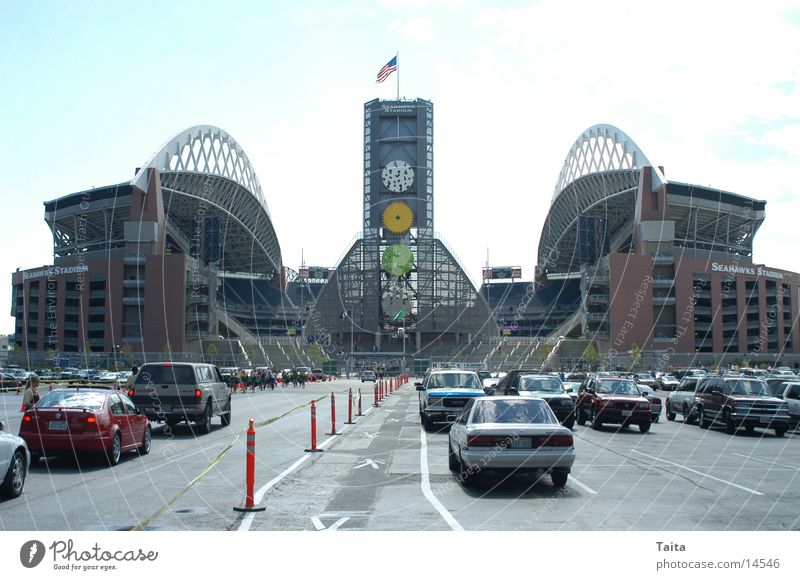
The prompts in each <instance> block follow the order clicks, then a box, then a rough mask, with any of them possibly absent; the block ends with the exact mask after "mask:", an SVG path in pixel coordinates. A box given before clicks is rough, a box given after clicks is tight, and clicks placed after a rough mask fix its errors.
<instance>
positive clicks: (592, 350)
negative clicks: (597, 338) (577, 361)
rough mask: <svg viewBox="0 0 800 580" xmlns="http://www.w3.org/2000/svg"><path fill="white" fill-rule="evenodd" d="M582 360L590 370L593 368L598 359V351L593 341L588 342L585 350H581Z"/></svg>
mask: <svg viewBox="0 0 800 580" xmlns="http://www.w3.org/2000/svg"><path fill="white" fill-rule="evenodd" d="M583 360H584V361H586V363H587V364H588V365H589V367H590V368H591V369H592V370H594V369H595V366H596V365H597V361H598V360H600V353H598V352H597V347H596V346H595V344H594V342H590V343H589V346H587V347H586V350H584V351H583Z"/></svg>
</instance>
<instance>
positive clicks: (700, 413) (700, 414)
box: [697, 407, 711, 429]
mask: <svg viewBox="0 0 800 580" xmlns="http://www.w3.org/2000/svg"><path fill="white" fill-rule="evenodd" d="M697 422H698V423H700V428H701V429H708V428H709V427H711V421H710V420H709V419H706V412H705V409H703V407H700V408H699V409H698V410H697Z"/></svg>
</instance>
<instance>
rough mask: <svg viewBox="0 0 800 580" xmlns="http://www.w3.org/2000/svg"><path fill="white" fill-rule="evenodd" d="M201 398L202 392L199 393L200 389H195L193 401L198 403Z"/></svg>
mask: <svg viewBox="0 0 800 580" xmlns="http://www.w3.org/2000/svg"><path fill="white" fill-rule="evenodd" d="M202 396H203V391H201V390H200V389H195V390H194V398H195V399H197V400H198V401H199V400H200V397H202Z"/></svg>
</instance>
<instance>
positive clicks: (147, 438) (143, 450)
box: [139, 425, 153, 455]
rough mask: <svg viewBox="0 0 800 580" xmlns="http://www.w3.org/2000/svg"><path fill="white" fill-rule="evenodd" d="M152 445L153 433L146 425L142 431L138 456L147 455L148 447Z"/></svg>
mask: <svg viewBox="0 0 800 580" xmlns="http://www.w3.org/2000/svg"><path fill="white" fill-rule="evenodd" d="M152 445H153V431H152V430H151V429H150V425H148V426H147V427H145V429H144V436H143V437H142V444H141V445H140V446H139V454H140V455H147V454H148V453H150V447H151V446H152Z"/></svg>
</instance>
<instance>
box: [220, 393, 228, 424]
mask: <svg viewBox="0 0 800 580" xmlns="http://www.w3.org/2000/svg"><path fill="white" fill-rule="evenodd" d="M225 409H226V411H225V412H224V413H223V414H222V415H220V417H219V418H220V419H221V420H222V425H223V426H225V427H227V426H228V425H230V424H231V398H230V397H228V405H227V406H226V407H225Z"/></svg>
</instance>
